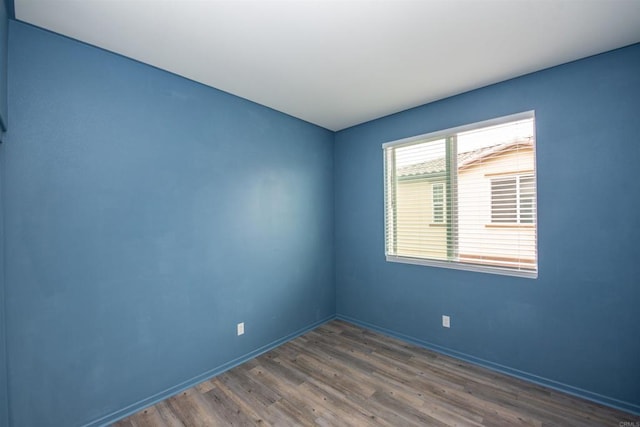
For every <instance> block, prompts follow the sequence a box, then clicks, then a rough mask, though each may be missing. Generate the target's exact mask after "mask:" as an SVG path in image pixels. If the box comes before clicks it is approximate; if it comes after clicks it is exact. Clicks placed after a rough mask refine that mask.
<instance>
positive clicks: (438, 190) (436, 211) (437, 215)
mask: <svg viewBox="0 0 640 427" xmlns="http://www.w3.org/2000/svg"><path fill="white" fill-rule="evenodd" d="M431 206H432V208H433V222H434V223H436V224H442V223H443V222H444V183H442V182H436V183H435V184H433V185H432V186H431Z"/></svg>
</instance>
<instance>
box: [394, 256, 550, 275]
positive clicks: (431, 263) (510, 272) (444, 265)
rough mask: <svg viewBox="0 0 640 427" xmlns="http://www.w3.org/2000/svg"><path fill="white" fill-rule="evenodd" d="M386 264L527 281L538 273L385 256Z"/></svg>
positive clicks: (454, 262) (534, 271) (456, 262)
mask: <svg viewBox="0 0 640 427" xmlns="http://www.w3.org/2000/svg"><path fill="white" fill-rule="evenodd" d="M386 260H387V261H388V262H398V263H404V264H415V265H426V266H429V267H442V268H450V269H454V270H464V271H475V272H478V273H490V274H499V275H503V276H513V277H524V278H527V279H537V278H538V271H537V269H536V270H525V269H516V268H504V267H498V266H495V267H494V266H488V265H480V264H471V263H465V262H459V261H439V260H435V259H424V258H412V257H404V256H396V255H386Z"/></svg>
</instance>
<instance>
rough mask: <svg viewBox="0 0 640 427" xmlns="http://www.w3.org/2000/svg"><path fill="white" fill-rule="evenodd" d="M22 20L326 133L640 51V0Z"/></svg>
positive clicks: (79, 13) (274, 6)
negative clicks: (637, 47) (621, 50)
mask: <svg viewBox="0 0 640 427" xmlns="http://www.w3.org/2000/svg"><path fill="white" fill-rule="evenodd" d="M15 13H16V19H18V20H20V21H24V22H27V23H30V24H33V25H36V26H39V27H42V28H46V29H48V30H51V31H54V32H56V33H60V34H64V35H66V36H69V37H72V38H74V39H78V40H81V41H83V42H86V43H89V44H92V45H95V46H99V47H101V48H103V49H107V50H109V51H113V52H117V53H119V54H122V55H124V56H127V57H130V58H134V59H137V60H138V61H141V62H144V63H147V64H151V65H154V66H156V67H158V68H161V69H164V70H168V71H171V72H173V73H175V74H178V75H181V76H184V77H187V78H189V79H193V80H195V81H198V82H201V83H204V84H206V85H209V86H213V87H216V88H218V89H221V90H224V91H227V92H230V93H232V94H234V95H238V96H241V97H243V98H247V99H250V100H252V101H255V102H258V103H260V104H263V105H266V106H269V107H271V108H274V109H276V110H279V111H282V112H284V113H288V114H290V115H292V116H295V117H298V118H301V119H304V120H307V121H309V122H312V123H315V124H317V125H320V126H323V127H325V128H327V129H331V130H340V129H343V128H346V127H349V126H352V125H355V124H358V123H362V122H364V121H367V120H371V119H374V118H377V117H381V116H384V115H387V114H391V113H395V112H398V111H401V110H404V109H407V108H410V107H415V106H417V105H421V104H424V103H427V102H431V101H434V100H438V99H442V98H445V97H448V96H451V95H455V94H458V93H462V92H465V91H468V90H471V89H475V88H479V87H482V86H486V85H488V84H491V83H496V82H499V81H503V80H506V79H509V78H512V77H516V76H520V75H523V74H526V73H530V72H533V71H537V70H541V69H544V68H547V67H551V66H554V65H559V64H562V63H565V62H568V61H572V60H575V59H579V58H583V57H586V56H590V55H593V54H596V53H600V52H604V51H607V50H610V49H614V48H618V47H622V46H626V45H629V44H632V43H636V42H640V0H510V1H509V0H423V1H403V0H379V1H368V0H360V1H357V0H352V1H346V0H344V1H330V0H324V1H311V0H310V1H304V0H298V1H293V0H290V1H275V0H262V1H243V0H219V1H192V0H15Z"/></svg>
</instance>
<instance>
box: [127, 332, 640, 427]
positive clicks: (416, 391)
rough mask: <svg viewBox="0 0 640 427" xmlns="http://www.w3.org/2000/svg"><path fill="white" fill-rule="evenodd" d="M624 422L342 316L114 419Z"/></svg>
mask: <svg viewBox="0 0 640 427" xmlns="http://www.w3.org/2000/svg"><path fill="white" fill-rule="evenodd" d="M623 422H628V423H629V424H626V425H640V417H638V416H634V415H632V414H629V413H626V412H622V411H618V410H616V409H613V408H609V407H605V406H602V405H599V404H596V403H593V402H589V401H587V400H583V399H580V398H577V397H574V396H571V395H568V394H564V393H561V392H558V391H556V390H551V389H548V388H545V387H542V386H539V385H536V384H532V383H529V382H526V381H523V380H520V379H517V378H514V377H510V376H507V375H503V374H500V373H498V372H494V371H490V370H487V369H485V368H482V367H479V366H477V365H472V364H469V363H466V362H463V361H461V360H457V359H454V358H451V357H448V356H445V355H442V354H439V353H435V352H433V351H430V350H427V349H424V348H420V347H416V346H413V345H411V344H408V343H406V342H403V341H400V340H397V339H395V338H392V337H388V336H385V335H382V334H379V333H376V332H373V331H370V330H367V329H363V328H360V327H358V326H355V325H352V324H350V323H348V322H345V321H341V320H335V321H332V322H329V323H327V324H324V325H322V326H320V327H318V328H316V329H315V330H313V331H311V332H309V333H307V334H304V335H302V336H300V337H298V338H296V339H294V340H292V341H290V342H288V343H286V344H284V345H282V346H280V347H278V348H275V349H273V350H271V351H268V352H267V353H265V354H263V355H261V356H259V357H257V358H255V359H252V360H251V361H249V362H247V363H245V364H242V365H240V366H237V367H235V368H233V369H231V370H229V371H227V372H225V373H223V374H221V375H218V376H217V377H216V378H212V379H210V380H207V381H204V382H202V383H200V384H198V385H197V386H195V387H193V388H191V389H189V390H187V391H185V392H183V393H180V394H178V395H176V396H173V397H171V398H169V399H167V400H165V401H163V402H160V403H158V404H156V405H155V406H151V407H149V408H147V409H144V410H142V411H140V412H138V413H136V414H134V415H132V416H130V417H128V418H126V419H124V420H121V421H119V422H117V423H115V424H114V425H115V426H116V427H198V426H239V427H248V426H265V427H269V426H292V427H293V426H323V427H328V426H354V427H361V426H376V427H399V426H402V427H404V426H407V427H410V426H470V427H481V426H509V427H511V426H536V427H538V426H575V427H583V426H594V427H595V426H614V427H615V426H619V425H622V423H623ZM635 423H637V424H635Z"/></svg>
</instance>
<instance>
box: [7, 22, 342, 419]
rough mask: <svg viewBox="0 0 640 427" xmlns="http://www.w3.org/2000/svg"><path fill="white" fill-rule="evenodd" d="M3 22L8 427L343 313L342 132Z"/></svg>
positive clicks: (93, 405)
mask: <svg viewBox="0 0 640 427" xmlns="http://www.w3.org/2000/svg"><path fill="white" fill-rule="evenodd" d="M9 35H10V37H9V42H10V45H9V47H10V49H9V57H10V61H9V76H10V85H9V105H10V110H11V126H10V127H9V131H8V133H7V135H6V142H5V143H4V147H3V148H4V150H5V152H4V153H3V155H4V157H5V159H4V160H5V162H4V167H5V171H4V179H5V181H6V182H5V194H4V197H5V199H4V201H5V224H6V228H5V232H6V267H7V268H6V293H7V318H8V323H9V325H10V328H9V330H8V334H7V335H8V337H7V338H8V340H7V342H8V351H9V361H10V366H11V369H10V372H9V382H10V396H11V402H10V403H11V417H12V425H13V426H15V427H18V426H63V425H64V426H73V425H82V424H84V423H89V422H93V421H95V420H98V419H100V417H103V416H105V415H108V414H112V413H114V412H115V411H118V410H121V409H123V408H125V407H126V406H127V405H130V404H134V403H136V402H139V401H140V400H141V399H145V398H148V397H149V396H152V395H153V394H154V393H159V392H162V391H164V390H167V389H171V387H173V386H175V385H176V384H180V383H181V382H183V381H188V380H190V379H192V378H194V377H196V376H198V375H200V374H203V373H212V372H214V370H215V369H217V368H219V367H224V366H226V365H225V364H226V363H229V362H233V361H234V360H235V359H236V358H239V357H242V356H245V355H247V354H249V353H250V352H252V351H255V350H257V349H260V348H261V347H262V346H265V345H270V344H272V343H274V342H277V341H278V340H280V339H282V338H283V337H287V336H289V335H290V334H293V333H296V332H298V331H300V330H303V329H304V328H307V327H310V326H312V325H314V324H316V323H317V322H320V321H322V320H325V319H327V318H328V317H330V316H332V315H334V313H335V290H334V285H333V283H334V271H333V237H332V236H333V216H332V213H333V212H332V208H331V207H332V203H333V145H332V143H333V133H332V132H329V131H327V130H325V129H322V128H319V127H316V126H313V125H311V124H309V123H306V122H303V121H300V120H298V119H294V118H292V117H290V116H286V115H284V114H282V113H279V112H276V111H273V110H271V109H268V108H266V107H262V106H259V105H256V104H254V103H251V102H248V101H246V100H243V99H240V98H237V97H234V96H231V95H229V94H226V93H223V92H220V91H217V90H214V89H211V88H208V87H205V86H202V85H199V84H196V83H194V82H191V81H188V80H185V79H182V78H179V77H177V76H175V75H172V74H169V73H166V72H163V71H160V70H157V69H154V68H151V67H149V66H146V65H143V64H140V63H137V62H134V61H131V60H128V59H125V58H122V57H120V56H117V55H113V54H110V53H107V52H105V51H102V50H99V49H96V48H93V47H90V46H87V45H84V44H81V43H78V42H75V41H73V40H69V39H66V38H64V37H60V36H57V35H54V34H51V33H48V32H45V31H42V30H39V29H36V28H33V27H30V26H27V25H24V24H21V23H18V22H15V21H11V22H10V27H9ZM241 321H244V322H245V323H246V334H245V335H244V336H242V337H236V334H235V332H236V323H237V322H241ZM122 413H123V412H120V414H122ZM103 421H104V420H103Z"/></svg>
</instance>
